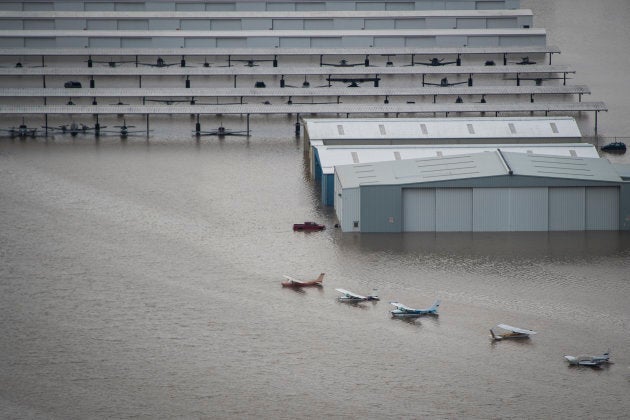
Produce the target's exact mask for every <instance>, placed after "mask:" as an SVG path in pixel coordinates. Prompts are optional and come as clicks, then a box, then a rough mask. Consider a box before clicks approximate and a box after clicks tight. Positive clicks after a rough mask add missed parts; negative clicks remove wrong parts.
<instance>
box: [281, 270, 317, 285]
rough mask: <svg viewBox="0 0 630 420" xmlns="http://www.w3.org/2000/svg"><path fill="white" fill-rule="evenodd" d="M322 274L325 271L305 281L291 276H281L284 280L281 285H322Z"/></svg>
mask: <svg viewBox="0 0 630 420" xmlns="http://www.w3.org/2000/svg"><path fill="white" fill-rule="evenodd" d="M324 274H325V273H321V274H320V275H319V276H318V277H317V278H316V279H315V280H306V281H302V280H297V279H294V278H293V277H291V276H282V277H284V278H285V280H286V281H283V282H282V287H298V288H299V287H312V286H316V287H323V285H322V281H324Z"/></svg>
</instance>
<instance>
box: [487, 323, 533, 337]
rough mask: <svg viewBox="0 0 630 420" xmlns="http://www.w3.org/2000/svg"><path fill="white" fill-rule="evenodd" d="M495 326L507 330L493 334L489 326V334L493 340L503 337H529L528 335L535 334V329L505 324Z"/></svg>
mask: <svg viewBox="0 0 630 420" xmlns="http://www.w3.org/2000/svg"><path fill="white" fill-rule="evenodd" d="M497 327H499V328H501V329H503V330H506V331H508V332H506V333H504V334H495V333H494V331H493V330H492V328H490V334H491V336H492V339H493V340H503V339H504V338H529V336H530V335H533V334H536V331H532V330H527V329H525V328H517V327H513V326H511V325H507V324H498V325H497Z"/></svg>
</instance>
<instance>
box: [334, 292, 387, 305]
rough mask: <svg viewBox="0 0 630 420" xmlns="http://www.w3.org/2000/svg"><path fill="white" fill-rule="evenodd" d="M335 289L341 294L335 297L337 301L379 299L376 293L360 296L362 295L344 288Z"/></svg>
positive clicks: (352, 301) (355, 301) (356, 301)
mask: <svg viewBox="0 0 630 420" xmlns="http://www.w3.org/2000/svg"><path fill="white" fill-rule="evenodd" d="M335 290H336V291H338V292H339V293H341V294H342V295H343V296H339V297H338V298H337V300H338V301H339V302H348V303H358V302H366V301H377V300H381V299H380V298H379V297H378V296H377V295H367V296H362V295H359V294H356V293H353V292H350V291H348V290H346V289H335Z"/></svg>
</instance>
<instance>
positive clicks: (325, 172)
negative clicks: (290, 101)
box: [305, 117, 598, 206]
mask: <svg viewBox="0 0 630 420" xmlns="http://www.w3.org/2000/svg"><path fill="white" fill-rule="evenodd" d="M305 127H306V131H305V140H306V142H307V144H306V145H305V151H308V159H309V165H310V170H311V176H312V177H313V179H315V181H316V182H318V183H321V191H322V202H323V204H324V205H329V206H330V205H333V196H334V168H335V166H337V165H347V164H357V163H372V162H380V161H389V160H402V159H412V158H424V157H431V156H442V155H457V154H468V153H475V152H482V151H492V150H496V149H497V148H502V149H504V150H510V151H514V152H523V153H533V154H551V155H560V156H579V157H598V154H597V151H596V150H595V148H594V147H593V146H592V145H590V144H586V143H580V142H581V138H582V135H581V133H580V130H579V128H578V125H577V123H576V121H575V119H573V118H571V117H500V118H499V117H497V118H493V117H479V118H356V119H343V118H342V119H332V118H327V119H306V120H305Z"/></svg>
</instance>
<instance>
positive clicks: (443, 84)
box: [423, 77, 468, 87]
mask: <svg viewBox="0 0 630 420" xmlns="http://www.w3.org/2000/svg"><path fill="white" fill-rule="evenodd" d="M466 83H468V82H455V83H449V81H448V78H446V77H444V78H443V79H441V80H440V83H429V82H423V85H429V86H439V87H450V86H457V85H463V84H466Z"/></svg>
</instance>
